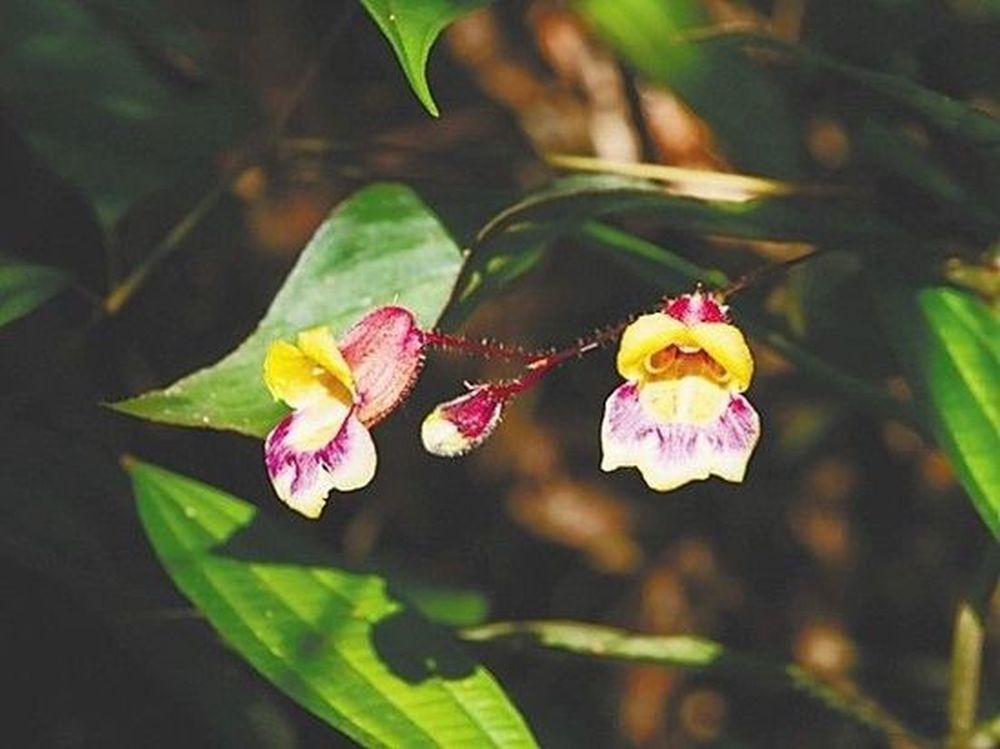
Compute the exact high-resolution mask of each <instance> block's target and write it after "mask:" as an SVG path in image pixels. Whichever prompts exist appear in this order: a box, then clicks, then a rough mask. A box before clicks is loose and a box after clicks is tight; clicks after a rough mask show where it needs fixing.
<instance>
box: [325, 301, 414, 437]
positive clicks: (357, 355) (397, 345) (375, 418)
mask: <svg viewBox="0 0 1000 749" xmlns="http://www.w3.org/2000/svg"><path fill="white" fill-rule="evenodd" d="M423 340H424V336H423V332H422V331H421V330H420V328H418V327H417V324H416V321H415V320H414V319H413V315H412V314H411V313H410V312H409V310H406V309H403V308H402V307H379V308H378V309H376V310H374V311H373V312H370V313H369V314H367V315H365V316H364V317H363V318H361V319H360V320H359V321H358V322H357V323H355V324H354V326H353V327H352V328H351V329H350V330H348V331H347V333H346V334H345V335H344V337H343V339H342V340H341V341H340V342H339V343H338V348H339V349H340V351H341V353H342V354H343V355H344V359H346V360H347V363H348V364H349V365H350V367H351V374H352V375H353V377H354V386H355V388H356V390H357V397H358V419H360V420H361V423H362V424H364V425H366V426H371V425H373V424H375V423H377V422H379V421H381V420H382V418H383V417H385V416H386V415H387V414H388V413H389V412H390V411H392V409H393V408H395V407H396V405H397V404H398V403H399V402H400V401H401V400H402V399H403V398H405V397H406V395H407V394H408V393H409V392H410V389H411V388H412V387H413V384H414V382H416V379H417V375H418V374H419V373H420V368H421V367H422V366H423V363H424V358H423Z"/></svg>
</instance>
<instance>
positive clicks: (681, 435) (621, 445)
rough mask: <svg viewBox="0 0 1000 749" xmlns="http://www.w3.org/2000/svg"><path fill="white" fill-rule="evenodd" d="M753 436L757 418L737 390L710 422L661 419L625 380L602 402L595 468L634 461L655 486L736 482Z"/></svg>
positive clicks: (629, 464) (756, 432) (757, 433)
mask: <svg viewBox="0 0 1000 749" xmlns="http://www.w3.org/2000/svg"><path fill="white" fill-rule="evenodd" d="M759 436H760V419H759V417H758V416H757V412H756V411H755V410H754V409H753V406H751V405H750V402H749V401H748V400H747V399H746V398H744V397H743V396H742V395H738V394H734V395H732V396H731V398H730V400H729V403H728V404H727V406H726V408H725V409H723V411H722V412H721V414H720V415H719V417H718V418H717V419H716V420H715V421H711V422H707V423H704V424H691V423H666V422H661V421H657V420H656V419H655V418H653V416H652V415H651V414H650V413H648V412H647V411H646V410H645V409H644V408H643V406H642V404H641V402H640V400H639V390H638V387H637V386H636V384H635V383H625V384H624V385H622V386H620V387H619V388H618V389H617V390H615V391H614V392H613V393H612V394H611V396H610V397H609V398H608V400H607V403H606V405H605V411H604V422H603V424H602V427H601V445H602V448H603V452H604V458H603V461H602V463H601V468H603V469H604V470H605V471H611V470H614V469H615V468H622V467H633V466H634V467H636V468H638V469H639V471H640V472H641V473H642V476H643V478H644V479H645V480H646V483H647V484H649V486H650V488H652V489H655V490H657V491H669V490H670V489H675V488H677V487H679V486H682V485H684V484H686V483H688V482H690V481H697V480H700V479H706V478H708V477H709V476H712V475H715V476H719V477H720V478H723V479H726V480H727V481H742V480H743V476H744V474H745V473H746V466H747V462H748V461H749V459H750V455H751V453H752V452H753V449H754V447H755V446H756V444H757V439H758V437H759Z"/></svg>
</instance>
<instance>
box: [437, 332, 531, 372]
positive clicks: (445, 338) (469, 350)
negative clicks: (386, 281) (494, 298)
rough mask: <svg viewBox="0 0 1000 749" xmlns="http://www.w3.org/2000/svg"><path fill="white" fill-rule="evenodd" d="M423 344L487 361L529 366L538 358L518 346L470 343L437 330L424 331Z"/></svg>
mask: <svg viewBox="0 0 1000 749" xmlns="http://www.w3.org/2000/svg"><path fill="white" fill-rule="evenodd" d="M423 342H424V345H425V346H435V347H437V348H441V349H448V350H451V351H457V352H458V353H461V354H466V355H470V356H482V357H485V358H487V359H505V360H507V361H516V362H520V363H522V364H529V363H530V362H532V361H534V360H535V359H536V358H537V357H538V354H536V353H532V352H530V351H525V350H524V349H523V348H521V347H520V346H516V345H511V344H508V343H502V342H499V341H490V340H488V339H483V340H481V341H472V340H469V339H468V338H464V337H462V336H457V335H451V334H450V333H441V332H439V331H437V330H425V331H424V332H423Z"/></svg>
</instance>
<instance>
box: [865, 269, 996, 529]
mask: <svg viewBox="0 0 1000 749" xmlns="http://www.w3.org/2000/svg"><path fill="white" fill-rule="evenodd" d="M880 298H881V299H882V301H883V309H884V311H885V313H886V315H885V317H886V322H887V324H888V328H889V339H890V341H891V342H892V344H893V345H894V347H895V350H896V353H897V355H898V356H899V358H900V360H901V362H902V363H903V366H904V368H905V370H906V372H907V375H908V377H909V379H910V382H911V384H912V385H913V387H914V391H915V395H916V397H917V402H918V405H919V406H920V407H921V409H922V410H924V411H925V413H926V415H927V420H928V422H929V425H930V427H931V429H932V431H933V433H934V436H935V438H936V440H937V442H938V444H939V445H940V446H941V449H942V450H944V451H945V453H946V454H947V455H948V457H949V458H950V459H951V462H952V465H953V466H954V468H955V472H956V473H957V474H958V478H959V480H960V481H961V482H962V486H964V487H965V490H966V491H967V492H968V493H969V496H970V497H971V498H972V502H973V504H974V505H975V507H976V510H977V511H978V512H979V515H980V517H982V519H983V522H984V523H986V526H987V528H989V529H990V531H991V532H992V533H993V535H994V537H996V538H997V539H998V540H1000V460H997V456H1000V397H998V390H997V383H998V382H1000V320H998V319H997V314H996V313H995V312H993V311H992V310H990V308H989V307H987V306H986V305H985V304H983V303H982V302H980V301H979V300H978V299H976V298H975V297H973V296H971V295H969V294H965V293H963V292H960V291H957V290H955V289H951V288H946V287H925V288H897V289H891V290H886V291H884V292H883V293H882V294H881V295H880Z"/></svg>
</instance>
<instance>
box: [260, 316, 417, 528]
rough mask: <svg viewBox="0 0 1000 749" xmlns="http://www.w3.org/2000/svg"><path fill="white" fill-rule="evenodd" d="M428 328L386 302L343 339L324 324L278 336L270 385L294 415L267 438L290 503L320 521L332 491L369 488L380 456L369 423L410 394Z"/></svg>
mask: <svg viewBox="0 0 1000 749" xmlns="http://www.w3.org/2000/svg"><path fill="white" fill-rule="evenodd" d="M423 345H424V338H423V332H422V331H421V330H420V329H419V328H418V327H417V326H416V322H415V320H414V319H413V315H412V314H411V313H410V312H409V311H407V310H405V309H403V308H402V307H380V308H379V309H376V310H374V311H373V312H371V313H369V314H368V315H366V316H365V317H363V318H362V319H361V320H359V321H358V322H357V323H355V325H354V326H353V327H352V328H351V329H350V330H348V331H347V333H346V334H345V335H344V337H343V338H342V339H341V341H340V342H339V343H337V342H336V341H335V340H334V337H333V334H332V333H331V332H330V329H329V328H328V327H326V326H320V327H316V328H311V329H309V330H305V331H302V332H301V333H299V334H298V336H297V338H296V342H295V344H292V343H288V342H286V341H276V342H274V343H272V344H271V346H270V347H269V348H268V351H267V355H266V357H265V358H264V382H265V383H266V384H267V387H268V389H269V390H270V391H271V394H272V395H273V396H274V398H275V399H276V400H280V401H284V402H285V403H287V404H288V405H289V406H291V408H292V413H290V414H289V415H288V416H286V417H285V418H284V419H282V420H281V421H280V422H279V423H278V425H277V426H276V427H274V429H273V430H271V433H270V434H268V436H267V439H266V440H265V442H264V463H265V466H266V468H267V474H268V476H269V478H270V479H271V483H272V484H273V485H274V490H275V492H276V493H277V494H278V496H279V497H280V498H281V500H282V501H283V502H285V504H287V505H288V506H289V507H291V508H292V509H294V510H296V511H298V512H300V513H302V514H303V515H305V516H306V517H310V518H316V517H319V514H320V513H321V512H322V510H323V506H324V505H325V504H326V498H327V495H328V494H329V493H330V491H331V490H333V489H336V490H338V491H351V490H353V489H360V488H361V487H364V486H367V485H368V483H369V482H371V480H372V478H373V477H374V475H375V466H376V463H377V458H376V454H375V443H374V442H373V441H372V438H371V434H370V433H369V431H368V429H369V427H371V426H373V425H374V424H375V423H377V422H378V421H380V420H381V419H382V418H384V417H385V416H386V415H388V413H389V412H390V411H391V410H392V409H393V408H395V407H396V405H397V404H398V403H399V402H400V401H402V400H403V398H405V397H406V395H407V394H408V393H409V391H410V388H411V387H412V386H413V383H414V381H415V380H416V378H417V375H418V374H419V372H420V368H421V366H422V364H423V351H422V349H423Z"/></svg>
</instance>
